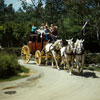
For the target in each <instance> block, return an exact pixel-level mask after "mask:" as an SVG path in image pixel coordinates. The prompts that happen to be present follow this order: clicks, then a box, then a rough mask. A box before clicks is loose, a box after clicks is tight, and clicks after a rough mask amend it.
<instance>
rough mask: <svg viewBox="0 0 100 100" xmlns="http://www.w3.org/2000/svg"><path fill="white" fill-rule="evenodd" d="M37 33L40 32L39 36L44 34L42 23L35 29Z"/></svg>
mask: <svg viewBox="0 0 100 100" xmlns="http://www.w3.org/2000/svg"><path fill="white" fill-rule="evenodd" d="M37 32H38V34H41V36H40V37H42V35H43V34H44V26H43V24H42V26H40V28H39V29H38V30H37Z"/></svg>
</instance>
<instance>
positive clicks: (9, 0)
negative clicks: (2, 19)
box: [5, 0, 31, 11]
mask: <svg viewBox="0 0 100 100" xmlns="http://www.w3.org/2000/svg"><path fill="white" fill-rule="evenodd" d="M26 1H27V3H30V2H31V0H26ZM5 4H7V5H9V4H13V8H14V9H15V11H17V10H18V9H19V7H21V1H20V0H5Z"/></svg>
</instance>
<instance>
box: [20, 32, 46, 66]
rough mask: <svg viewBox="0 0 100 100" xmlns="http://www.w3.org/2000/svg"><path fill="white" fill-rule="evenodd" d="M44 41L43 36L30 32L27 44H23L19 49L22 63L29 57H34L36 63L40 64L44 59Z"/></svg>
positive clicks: (27, 60) (26, 61)
mask: <svg viewBox="0 0 100 100" xmlns="http://www.w3.org/2000/svg"><path fill="white" fill-rule="evenodd" d="M46 43H47V41H46V37H45V36H42V37H41V36H40V35H39V34H30V36H29V41H28V43H27V45H24V46H23V47H22V50H21V57H22V60H23V61H24V63H28V62H29V60H30V59H31V58H35V60H36V64H37V65H40V64H41V63H42V61H43V60H44V59H45V53H44V51H43V48H44V46H45V45H46Z"/></svg>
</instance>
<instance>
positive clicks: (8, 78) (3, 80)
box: [0, 66, 29, 82]
mask: <svg viewBox="0 0 100 100" xmlns="http://www.w3.org/2000/svg"><path fill="white" fill-rule="evenodd" d="M21 72H24V73H29V69H28V68H26V67H24V66H21ZM25 77H28V75H24V76H21V75H18V74H17V75H15V76H11V77H6V78H0V82H5V81H14V80H18V79H22V78H25Z"/></svg>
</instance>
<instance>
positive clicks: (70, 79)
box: [0, 60, 100, 100]
mask: <svg viewBox="0 0 100 100" xmlns="http://www.w3.org/2000/svg"><path fill="white" fill-rule="evenodd" d="M20 63H21V64H22V65H25V66H27V67H29V68H33V69H34V70H36V71H37V72H40V73H41V76H40V77H39V78H38V79H35V80H30V81H28V82H27V83H23V84H21V85H19V86H18V87H15V88H11V89H6V90H0V100H100V72H93V71H88V70H85V71H84V74H83V76H78V75H72V76H70V75H69V74H68V72H67V71H64V70H61V71H58V70H57V69H53V68H51V67H50V66H48V67H47V66H44V67H43V66H37V65H35V63H34V62H32V61H31V62H29V64H23V63H22V61H21V60H20ZM7 91H13V92H14V93H12V94H7V93H6V92H7Z"/></svg>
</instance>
